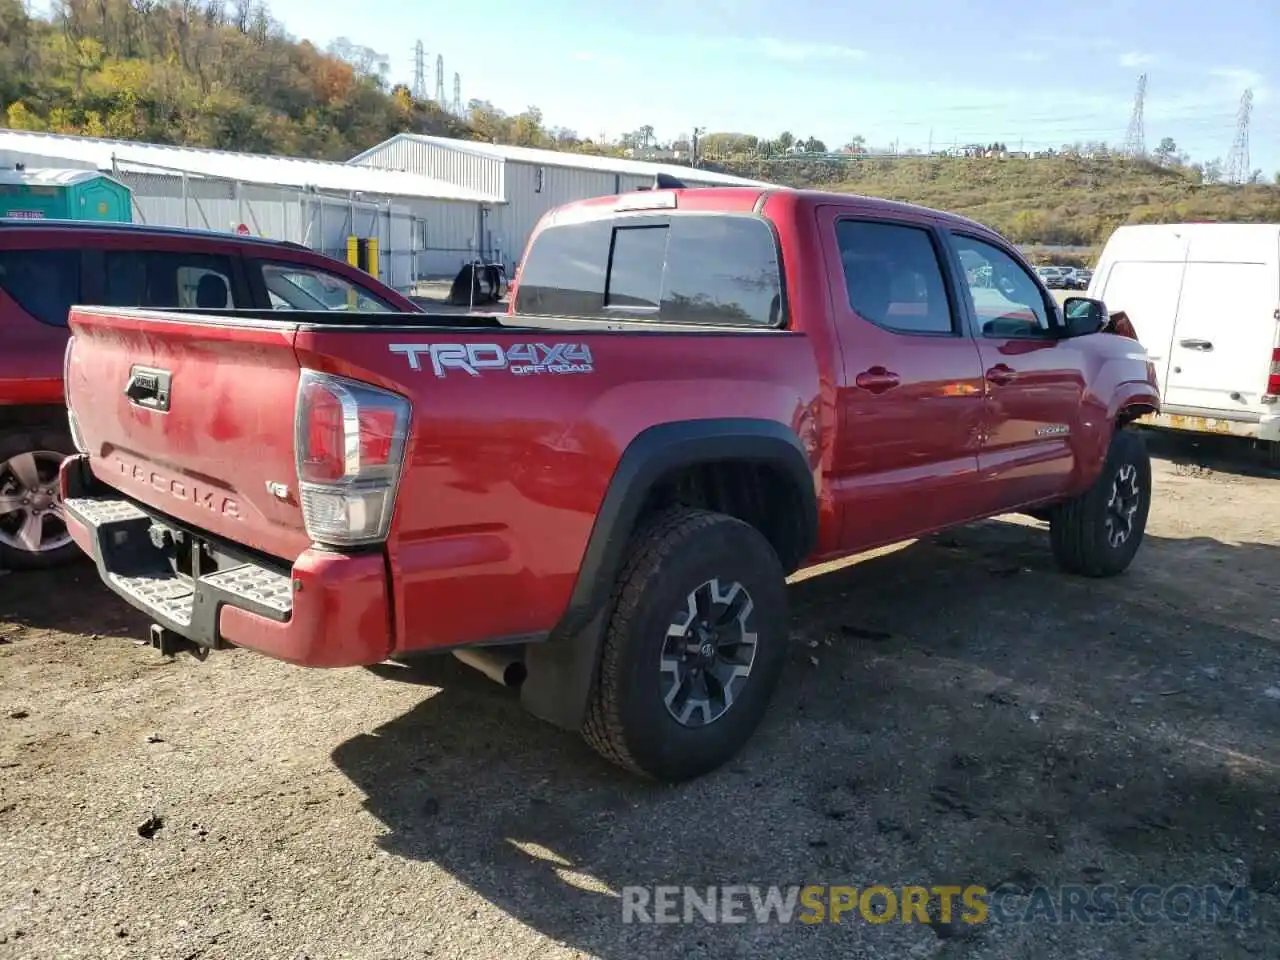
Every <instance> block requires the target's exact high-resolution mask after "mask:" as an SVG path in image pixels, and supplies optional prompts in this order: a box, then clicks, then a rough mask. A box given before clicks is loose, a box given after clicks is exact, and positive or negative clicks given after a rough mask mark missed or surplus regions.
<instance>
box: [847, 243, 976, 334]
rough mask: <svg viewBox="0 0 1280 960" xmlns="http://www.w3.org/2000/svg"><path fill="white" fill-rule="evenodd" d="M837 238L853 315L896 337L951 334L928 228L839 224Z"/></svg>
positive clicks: (947, 306)
mask: <svg viewBox="0 0 1280 960" xmlns="http://www.w3.org/2000/svg"><path fill="white" fill-rule="evenodd" d="M836 240H837V243H838V245H839V247H840V260H841V262H842V264H843V266H844V276H845V287H846V289H847V291H848V295H849V306H850V308H851V309H852V310H853V312H854V313H856V314H858V316H860V317H862V318H863V319H864V320H868V321H870V322H871V323H874V324H875V325H876V326H878V327H884V328H885V329H886V330H892V331H893V332H895V333H908V334H912V333H914V334H937V333H952V332H953V330H954V326H955V325H954V323H953V322H952V317H951V302H950V300H948V299H947V288H946V284H945V283H944V282H943V280H942V268H941V266H940V265H939V263H938V255H937V252H936V251H935V250H934V246H933V241H932V240H931V239H930V238H929V232H928V231H927V230H923V229H920V228H919V227H908V226H903V225H900V224H893V223H876V222H871V221H863V220H841V221H839V222H838V223H837V224H836Z"/></svg>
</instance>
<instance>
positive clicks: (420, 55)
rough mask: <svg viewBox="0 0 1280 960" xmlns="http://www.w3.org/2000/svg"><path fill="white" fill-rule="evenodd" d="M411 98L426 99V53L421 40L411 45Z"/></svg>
mask: <svg viewBox="0 0 1280 960" xmlns="http://www.w3.org/2000/svg"><path fill="white" fill-rule="evenodd" d="M413 99H415V100H425V99H427V53H426V51H425V50H423V49H422V41H421V40H419V41H418V42H417V43H415V44H414V45H413Z"/></svg>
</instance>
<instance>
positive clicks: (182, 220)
mask: <svg viewBox="0 0 1280 960" xmlns="http://www.w3.org/2000/svg"><path fill="white" fill-rule="evenodd" d="M19 163H22V164H25V165H26V167H27V168H28V169H33V170H34V169H36V168H41V167H45V168H80V169H94V170H98V171H101V172H103V173H108V174H110V175H112V176H113V177H115V178H116V179H117V180H119V181H120V182H122V183H124V184H125V185H126V186H128V187H130V189H131V190H132V191H133V219H134V220H135V221H137V222H142V223H150V224H156V225H165V226H186V227H195V228H202V229H209V230H225V231H228V232H234V231H236V230H237V229H238V227H239V226H240V225H241V224H243V225H244V226H245V227H247V228H248V232H249V233H251V234H253V235H255V236H261V237H268V238H271V239H275V240H292V241H293V242H295V243H301V244H304V245H306V246H308V247H311V248H313V249H316V250H321V251H323V252H324V253H327V254H329V255H330V256H333V257H337V258H339V259H345V257H346V242H347V237H348V236H350V235H355V236H360V237H377V238H378V243H379V253H380V265H379V273H380V276H381V278H382V279H383V281H384V282H387V283H390V284H391V285H392V286H396V287H401V288H404V287H408V286H410V285H412V283H413V282H414V281H416V280H417V279H419V278H426V277H453V276H454V275H455V274H456V273H457V271H458V269H459V268H460V267H461V266H462V264H463V263H465V262H467V261H468V260H470V259H471V258H472V257H473V256H474V255H475V254H474V252H473V251H474V250H475V248H476V247H477V246H478V245H479V238H480V237H481V233H480V230H481V228H482V224H483V223H484V220H485V216H486V214H485V213H484V211H488V210H492V209H500V208H501V207H502V206H503V204H504V200H503V198H502V195H501V194H494V193H488V192H485V191H483V190H478V189H472V188H470V187H468V186H466V185H462V184H457V183H453V182H450V181H448V180H446V179H436V178H432V177H430V176H427V175H423V174H418V173H406V172H402V171H396V170H385V169H379V168H376V167H374V166H354V165H351V164H346V163H332V162H325V161H319V160H298V159H293V158H290V157H271V156H262V155H258V154H245V153H228V152H225V151H220V150H203V149H196V148H190V147H174V146H165V145H159V144H148V143H134V142H129V141H124V140H101V139H95V138H92V137H74V136H63V135H57V134H46V133H30V132H26V131H18V130H0V168H3V167H13V166H15V165H17V164H19Z"/></svg>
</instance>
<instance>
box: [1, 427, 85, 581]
mask: <svg viewBox="0 0 1280 960" xmlns="http://www.w3.org/2000/svg"><path fill="white" fill-rule="evenodd" d="M71 452H72V443H71V439H70V437H68V436H66V435H65V434H62V433H59V432H58V431H55V430H47V429H46V430H14V431H10V432H8V433H3V434H0V567H7V568H9V569H13V570H23V569H32V568H36V567H55V566H59V565H61V564H64V563H66V562H68V561H70V560H74V559H76V558H78V557H81V556H83V553H82V552H81V550H80V548H79V547H78V546H76V544H75V541H73V540H72V539H71V535H70V534H69V533H67V525H66V522H65V520H64V519H63V514H62V496H61V494H60V493H59V492H58V468H59V467H60V466H61V465H62V461H63V460H65V459H66V458H67V456H69V455H70V453H71Z"/></svg>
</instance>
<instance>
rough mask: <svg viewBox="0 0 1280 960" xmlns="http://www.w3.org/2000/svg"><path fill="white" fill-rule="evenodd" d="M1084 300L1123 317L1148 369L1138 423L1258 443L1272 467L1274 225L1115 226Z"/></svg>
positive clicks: (1278, 365)
mask: <svg viewBox="0 0 1280 960" xmlns="http://www.w3.org/2000/svg"><path fill="white" fill-rule="evenodd" d="M1089 296H1090V297H1094V298H1096V299H1098V300H1103V301H1105V302H1106V305H1107V309H1108V310H1111V311H1115V310H1123V311H1124V312H1125V313H1127V314H1128V315H1129V319H1130V320H1132V321H1133V326H1134V330H1135V332H1136V333H1137V335H1138V339H1139V340H1140V341H1141V342H1142V345H1143V346H1144V347H1146V349H1147V353H1148V354H1149V355H1150V356H1151V359H1152V361H1153V362H1154V363H1155V365H1156V371H1157V373H1158V374H1159V377H1160V396H1161V399H1162V401H1163V402H1162V404H1161V406H1162V408H1163V409H1162V411H1161V413H1160V414H1159V415H1157V416H1151V417H1146V418H1144V421H1145V422H1148V423H1152V424H1154V425H1157V426H1163V427H1173V428H1175V429H1179V430H1193V431H1198V432H1205V433H1225V434H1232V435H1235V436H1240V437H1250V438H1253V439H1255V440H1259V441H1263V442H1265V443H1266V444H1267V445H1268V452H1269V454H1270V455H1271V457H1272V458H1273V462H1275V463H1277V464H1280V224H1274V223H1273V224H1251V223H1177V224H1162V225H1159V226H1145V225H1144V226H1125V227H1120V228H1119V229H1118V230H1116V232H1115V233H1113V234H1112V235H1111V239H1110V240H1108V241H1107V245H1106V247H1104V248H1103V251H1102V257H1101V259H1100V260H1099V261H1098V269H1097V270H1096V271H1095V272H1094V275H1093V280H1092V281H1091V282H1090V284H1089Z"/></svg>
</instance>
